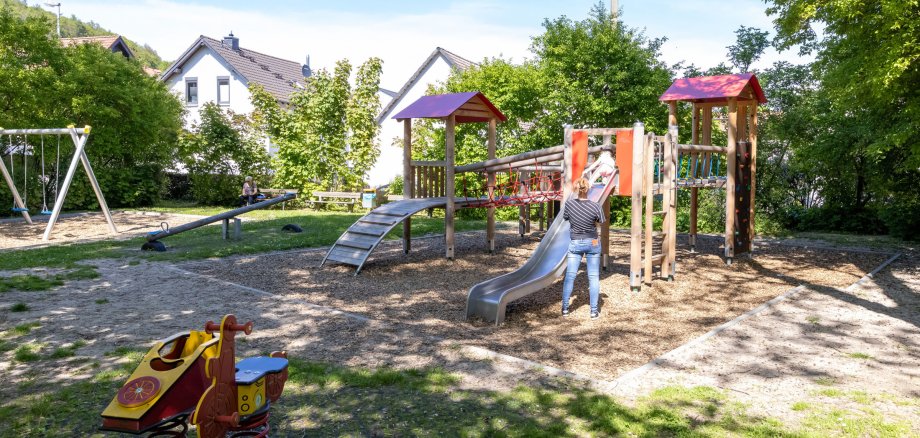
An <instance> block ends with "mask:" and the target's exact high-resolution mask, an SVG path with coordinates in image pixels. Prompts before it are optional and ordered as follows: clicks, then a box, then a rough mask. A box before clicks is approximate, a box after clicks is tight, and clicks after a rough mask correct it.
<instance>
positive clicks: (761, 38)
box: [728, 26, 770, 73]
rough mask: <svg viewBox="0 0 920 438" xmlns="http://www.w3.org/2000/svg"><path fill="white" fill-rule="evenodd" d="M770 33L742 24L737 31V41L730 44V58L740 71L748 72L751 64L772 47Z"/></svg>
mask: <svg viewBox="0 0 920 438" xmlns="http://www.w3.org/2000/svg"><path fill="white" fill-rule="evenodd" d="M769 35H770V33H769V32H767V31H762V30H760V29H757V28H756V27H747V26H741V27H739V28H738V30H736V31H735V37H736V41H735V44H732V45H730V46H728V59H729V61H731V63H732V65H733V66H734V67H735V68H736V69H738V71H739V72H740V73H745V72H747V71H748V69H750V67H751V64H753V63H754V61H757V60H758V59H760V56H761V55H763V52H764V50H766V49H767V47H770V40H769V39H768V38H767V36H769Z"/></svg>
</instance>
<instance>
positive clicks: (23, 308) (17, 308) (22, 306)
mask: <svg viewBox="0 0 920 438" xmlns="http://www.w3.org/2000/svg"><path fill="white" fill-rule="evenodd" d="M29 310H30V308H29V305H28V304H26V303H16V304H13V305H12V306H10V312H28V311H29Z"/></svg>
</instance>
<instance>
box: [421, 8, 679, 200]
mask: <svg viewBox="0 0 920 438" xmlns="http://www.w3.org/2000/svg"><path fill="white" fill-rule="evenodd" d="M543 26H544V28H545V31H544V33H543V34H541V35H539V36H537V37H535V38H534V39H533V44H532V46H531V50H532V52H533V53H534V58H533V59H531V60H528V61H525V62H524V63H522V64H512V63H511V62H510V61H508V60H505V59H501V58H494V59H487V60H485V61H484V62H482V63H481V64H480V65H479V66H475V67H473V68H470V69H469V70H466V71H454V72H453V73H452V75H451V77H450V78H449V79H448V81H447V82H446V84H445V85H444V87H442V88H437V89H432V90H429V91H430V92H432V93H435V92H437V93H440V92H463V91H481V92H482V93H483V94H484V95H485V96H486V97H488V98H489V99H490V100H491V101H492V102H493V103H494V104H495V105H496V106H497V107H498V108H499V109H500V110H501V111H502V113H504V114H505V115H506V116H507V117H508V121H506V122H504V123H500V124H499V125H498V152H497V155H498V156H506V155H513V154H517V153H521V152H525V151H530V150H537V149H543V148H547V147H551V146H555V145H559V144H562V141H563V130H562V125H563V124H572V125H575V126H578V127H582V126H586V127H623V126H632V124H633V123H634V122H635V121H636V120H641V121H643V122H645V123H646V125H647V130H652V131H658V132H662V131H663V130H664V128H665V124H666V123H667V120H666V115H667V114H666V111H663V110H662V109H661V106H660V104H659V103H658V96H659V95H660V94H661V92H662V91H663V90H664V89H666V88H667V86H668V85H669V83H670V72H669V71H668V69H667V68H666V67H665V66H664V65H663V64H662V63H661V62H660V61H658V59H657V57H658V50H659V48H660V46H661V44H662V42H663V40H657V39H653V40H649V39H647V38H646V37H645V36H644V34H642V33H641V32H640V31H638V30H635V29H631V28H628V27H627V26H626V25H625V24H623V23H622V22H620V23H618V24H617V26H611V22H610V15H609V14H608V13H607V12H606V11H605V10H604V8H603V6H602V5H600V4H599V5H597V6H595V7H594V8H593V9H592V11H591V13H590V16H589V17H588V18H586V19H584V20H581V21H573V20H571V19H569V18H566V17H561V18H557V19H555V20H546V21H545V22H544V23H543ZM416 126H417V127H416V129H415V131H413V140H414V142H413V150H414V155H415V156H416V157H417V158H423V159H442V158H443V156H444V147H443V128H442V127H440V126H439V125H437V124H434V123H426V122H424V121H422V122H421V123H417V124H416ZM486 128H487V127H486V125H485V124H465V125H461V126H460V127H459V128H458V130H457V151H456V157H457V163H458V164H466V163H471V162H476V161H481V160H484V159H485V158H486V149H485V148H484V147H483V144H484V143H485V142H486V135H487V129H486ZM416 139H417V141H416ZM458 186H462V184H459V183H458Z"/></svg>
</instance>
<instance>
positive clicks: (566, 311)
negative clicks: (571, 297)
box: [562, 308, 569, 317]
mask: <svg viewBox="0 0 920 438" xmlns="http://www.w3.org/2000/svg"><path fill="white" fill-rule="evenodd" d="M562 316H564V317H565V316H569V309H568V308H565V309H562Z"/></svg>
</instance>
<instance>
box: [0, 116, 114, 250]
mask: <svg viewBox="0 0 920 438" xmlns="http://www.w3.org/2000/svg"><path fill="white" fill-rule="evenodd" d="M90 130H91V129H90V127H89V126H86V127H83V128H79V129H78V128H75V127H74V126H69V127H67V128H62V129H2V128H0V140H2V136H4V135H6V136H7V139H8V149H9V163H10V169H9V170H7V168H6V164H5V163H4V162H3V160H2V159H0V172H2V173H3V179H4V180H5V181H6V185H7V187H9V189H10V192H11V193H12V194H13V208H12V211H13V212H16V213H20V214H22V217H23V219H25V221H26V222H27V223H28V224H30V225H31V224H32V217H31V216H30V215H29V207H28V198H26V197H24V196H20V192H19V190H17V188H16V183H15V178H14V177H15V162H16V160H15V155H16V151H17V150H18V151H19V154H20V155H22V164H23V165H22V168H23V179H22V181H23V190H24V192H23V194H24V195H27V193H28V159H29V155H32V156H35V144H34V143H33V144H32V145H30V144H29V136H30V135H33V136H34V135H37V136H40V137H41V140H40V144H41V163H42V164H41V168H42V175H41V177H40V179H41V183H42V208H41V211H40V214H42V215H50V216H49V218H48V225H47V226H46V227H45V233H44V235H43V236H42V240H44V241H47V240H48V239H50V238H51V232H52V230H53V229H54V224H55V223H56V222H57V220H58V219H59V218H60V215H61V210H62V209H63V208H64V200H65V199H66V198H67V191H68V190H69V189H70V184H71V183H72V182H73V178H74V175H75V174H76V171H77V163H82V165H83V170H85V171H86V176H87V177H88V178H89V181H90V184H91V185H92V187H93V192H95V194H96V201H97V202H98V203H99V208H100V209H101V210H102V213H103V215H105V219H106V221H107V222H108V225H109V230H110V231H111V233H112V234H118V230H117V229H116V228H115V222H114V221H113V220H112V213H111V212H110V211H109V207H108V204H107V203H106V202H105V196H103V194H102V188H100V187H99V181H97V180H96V174H95V173H94V172H93V167H92V165H91V164H90V162H89V158H87V156H86V142H87V141H88V140H89V133H90ZM46 135H57V140H58V141H57V161H56V165H55V171H54V174H55V181H54V208H53V209H52V210H50V211H49V210H48V203H47V195H48V184H49V183H50V181H51V179H50V177H48V174H47V172H45V136H46ZM62 135H69V136H70V139H71V140H72V141H73V144H74V148H75V149H74V154H73V158H72V159H71V161H70V166H68V167H67V174H66V175H65V176H64V182H63V184H61V185H58V182H59V176H60V173H61V172H60V170H61V166H60V156H61V140H60V137H61V136H62ZM14 136H18V141H16V142H14Z"/></svg>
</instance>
